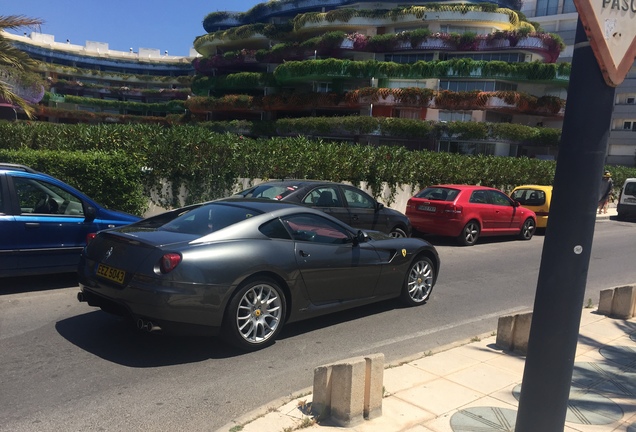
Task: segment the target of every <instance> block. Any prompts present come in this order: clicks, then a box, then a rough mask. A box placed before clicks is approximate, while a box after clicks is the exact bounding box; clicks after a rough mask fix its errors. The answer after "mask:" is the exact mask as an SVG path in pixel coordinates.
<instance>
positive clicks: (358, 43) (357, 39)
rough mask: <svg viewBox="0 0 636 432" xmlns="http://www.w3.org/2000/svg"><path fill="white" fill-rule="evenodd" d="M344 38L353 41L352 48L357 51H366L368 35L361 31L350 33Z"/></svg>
mask: <svg viewBox="0 0 636 432" xmlns="http://www.w3.org/2000/svg"><path fill="white" fill-rule="evenodd" d="M346 38H347V39H348V40H350V41H352V42H353V49H354V50H357V51H366V48H367V44H368V43H369V37H368V36H366V35H363V34H362V33H358V32H355V33H350V34H348V35H347V36H346Z"/></svg>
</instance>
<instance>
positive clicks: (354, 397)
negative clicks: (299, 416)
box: [312, 354, 384, 427]
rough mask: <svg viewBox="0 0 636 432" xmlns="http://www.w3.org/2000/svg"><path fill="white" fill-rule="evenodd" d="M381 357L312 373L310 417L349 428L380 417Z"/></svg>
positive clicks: (323, 368)
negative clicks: (312, 385)
mask: <svg viewBox="0 0 636 432" xmlns="http://www.w3.org/2000/svg"><path fill="white" fill-rule="evenodd" d="M383 377H384V355H383V354H372V355H369V356H367V357H354V358H350V359H346V360H342V361H340V362H337V363H332V364H328V365H324V366H319V367H317V368H316V369H315V370H314V389H313V399H312V413H313V414H314V416H316V417H318V418H320V419H321V420H324V419H326V418H328V417H330V418H331V420H333V422H334V423H336V424H337V425H338V426H341V427H349V426H354V425H356V424H359V423H361V422H362V421H363V420H364V419H372V418H377V417H379V416H381V415H382V392H383V391H382V388H383Z"/></svg>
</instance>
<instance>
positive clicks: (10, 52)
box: [0, 15, 43, 118]
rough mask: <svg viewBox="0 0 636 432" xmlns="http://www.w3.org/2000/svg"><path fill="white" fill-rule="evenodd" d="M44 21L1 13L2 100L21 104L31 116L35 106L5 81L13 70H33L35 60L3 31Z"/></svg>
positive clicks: (0, 86)
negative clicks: (13, 43) (18, 47)
mask: <svg viewBox="0 0 636 432" xmlns="http://www.w3.org/2000/svg"><path fill="white" fill-rule="evenodd" d="M42 23H43V21H42V20H39V19H35V18H27V17H25V16H23V15H9V16H2V15H0V100H5V101H7V102H9V103H12V104H14V105H17V106H19V107H20V108H22V109H23V110H24V113H25V114H26V115H27V116H28V117H29V118H31V117H33V113H34V110H33V108H32V107H31V106H30V105H29V104H28V103H27V102H26V101H25V100H24V99H22V98H21V97H19V96H18V95H16V94H15V93H14V92H13V89H12V86H11V85H10V84H9V83H8V82H7V81H5V78H6V77H7V76H10V75H11V72H12V71H17V72H18V73H24V72H30V71H32V70H33V68H34V66H35V62H34V61H33V59H31V57H29V56H28V55H27V54H26V53H24V52H22V51H20V50H19V49H17V48H15V47H14V46H13V45H11V43H9V41H8V40H7V39H6V38H5V37H4V34H3V32H4V31H5V30H15V29H18V28H20V27H39V26H40V25H42Z"/></svg>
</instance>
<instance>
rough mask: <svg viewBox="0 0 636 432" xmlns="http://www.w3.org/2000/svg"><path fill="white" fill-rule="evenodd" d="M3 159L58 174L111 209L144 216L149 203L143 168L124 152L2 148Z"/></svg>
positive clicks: (0, 149) (56, 175)
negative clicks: (144, 184)
mask: <svg viewBox="0 0 636 432" xmlns="http://www.w3.org/2000/svg"><path fill="white" fill-rule="evenodd" d="M0 161H3V162H10V163H17V164H22V165H27V166H30V167H31V168H34V169H36V170H38V171H42V172H45V173H47V174H50V175H52V176H53V177H57V178H59V179H60V180H62V181H64V182H66V183H68V184H70V185H71V186H73V187H75V188H76V189H78V190H80V191H82V192H84V193H85V194H87V195H88V196H90V197H91V198H92V199H93V200H95V201H97V202H98V203H100V204H102V205H103V206H105V207H107V208H110V209H114V210H121V211H125V212H128V213H132V214H136V215H139V216H142V215H143V213H144V211H145V210H146V207H147V205H148V199H147V198H146V193H145V190H144V187H143V174H142V171H141V170H140V167H139V165H138V164H137V163H136V162H135V160H134V159H130V158H129V157H128V156H127V155H126V154H125V153H124V152H112V153H105V152H101V151H91V152H84V151H57V150H32V149H28V148H25V149H20V150H12V149H5V148H0Z"/></svg>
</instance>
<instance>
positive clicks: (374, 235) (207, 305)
mask: <svg viewBox="0 0 636 432" xmlns="http://www.w3.org/2000/svg"><path fill="white" fill-rule="evenodd" d="M439 266H440V261H439V256H438V254H437V251H436V250H435V248H434V246H432V245H431V244H430V243H428V242H427V241H425V240H423V239H419V238H392V237H390V236H388V235H386V234H383V233H380V232H376V231H368V232H364V231H358V230H354V229H353V228H351V227H349V226H347V225H345V224H344V223H342V222H340V221H339V220H337V219H335V218H333V217H331V216H329V215H327V214H325V213H324V212H321V211H319V210H313V209H311V208H308V207H306V206H300V205H297V204H290V203H285V202H280V201H265V200H249V199H232V200H219V201H213V202H208V203H202V204H196V205H192V206H188V207H184V208H180V209H177V210H172V211H169V212H166V213H163V214H160V215H157V216H154V217H150V218H148V219H144V220H141V221H139V222H136V223H133V224H131V225H127V226H123V227H119V228H114V229H110V230H105V231H101V232H99V233H98V234H97V236H96V237H95V238H94V239H93V240H91V242H90V243H89V244H88V245H87V246H86V248H85V249H84V251H83V253H82V257H81V261H80V264H79V268H78V271H79V281H80V288H81V291H80V292H79V293H78V299H79V300H80V301H85V302H87V303H88V304H89V305H91V306H97V307H100V308H102V309H103V310H104V311H106V312H110V313H115V314H118V315H123V316H128V317H131V318H132V319H133V320H134V321H135V322H136V323H137V326H138V327H139V328H142V329H146V330H157V329H163V330H165V331H171V330H172V331H180V332H183V331H186V332H195V331H196V333H201V330H203V332H204V333H208V334H216V335H220V336H222V337H223V338H224V339H225V340H227V341H228V342H229V343H231V344H233V345H235V346H236V347H238V348H241V349H243V350H248V351H251V350H257V349H260V348H263V347H266V346H268V345H270V344H272V343H273V342H274V340H275V339H276V336H277V335H278V333H279V332H280V331H281V329H282V327H283V324H284V323H288V322H293V321H299V320H302V319H306V318H311V317H315V316H318V315H321V314H325V313H329V312H335V311H339V310H343V309H347V308H351V307H355V306H360V305H364V304H368V303H371V302H377V301H381V300H386V299H390V298H395V297H400V298H401V299H402V300H403V301H404V302H405V303H406V304H407V305H411V306H415V305H421V304H423V303H425V302H426V301H427V300H428V298H429V297H430V295H431V291H432V289H433V286H434V285H435V282H436V280H437V275H438V272H439Z"/></svg>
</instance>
